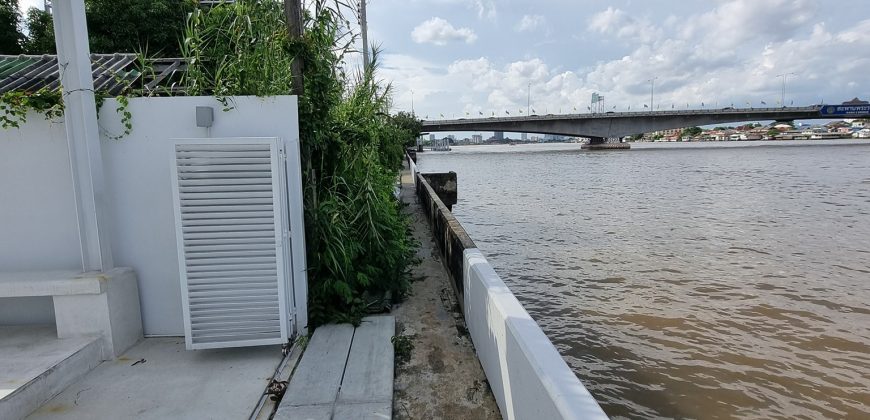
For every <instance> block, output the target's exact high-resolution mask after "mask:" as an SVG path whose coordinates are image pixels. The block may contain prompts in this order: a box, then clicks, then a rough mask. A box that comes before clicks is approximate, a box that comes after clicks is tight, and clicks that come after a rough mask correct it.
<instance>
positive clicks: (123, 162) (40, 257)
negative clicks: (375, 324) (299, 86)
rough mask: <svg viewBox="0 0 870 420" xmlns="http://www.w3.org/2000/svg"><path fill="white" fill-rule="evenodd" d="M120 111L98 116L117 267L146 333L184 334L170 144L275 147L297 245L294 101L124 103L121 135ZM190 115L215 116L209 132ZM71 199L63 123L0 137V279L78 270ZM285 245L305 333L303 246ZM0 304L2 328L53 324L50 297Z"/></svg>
mask: <svg viewBox="0 0 870 420" xmlns="http://www.w3.org/2000/svg"><path fill="white" fill-rule="evenodd" d="M118 106H119V105H118V103H117V102H116V101H115V100H107V101H106V103H105V104H104V105H103V107H102V108H101V110H100V114H99V115H100V117H99V124H100V130H101V136H102V139H101V144H102V149H103V150H102V152H103V166H104V172H105V177H106V190H107V194H108V195H109V197H108V200H107V201H108V202H109V220H110V226H109V230H110V234H111V237H110V238H111V245H112V251H113V254H114V260H115V265H116V266H118V267H132V268H133V269H134V270H135V272H136V274H137V277H138V279H139V295H140V299H141V306H142V321H143V327H144V332H145V334H146V335H151V336H160V335H170V336H179V335H183V334H184V327H183V317H182V310H181V288H180V281H179V274H178V257H177V253H176V242H175V222H174V219H173V208H172V195H171V182H170V164H171V145H172V143H171V139H173V138H219V137H278V138H279V139H281V141H283V142H284V145H285V149H286V150H287V151H288V159H287V169H288V170H287V174H288V179H287V185H288V189H289V197H290V203H289V210H290V225H291V226H290V229H291V237H293V238H304V234H302V232H303V214H302V211H303V210H302V202H301V197H302V182H301V173H300V170H299V168H300V162H299V158H300V157H299V135H298V133H299V120H298V116H297V103H296V97H294V96H278V97H270V98H257V97H227V98H226V103H225V104H224V103H221V102H219V101H218V100H216V99H215V98H213V97H174V98H131V99H130V100H129V106H128V108H127V110H128V111H129V112H130V113H131V115H132V121H131V123H132V130H131V132H130V133H129V134H126V135H122V134H123V133H124V128H123V124H122V122H121V119H122V118H121V113H119V112H118V111H117V108H118ZM197 106H210V107H212V108H213V109H214V124H213V126H212V127H210V128H204V127H197V126H196V116H195V115H196V107H197ZM226 108H231V109H229V110H226V111H225V110H224V109H226ZM118 135H122V137H121V138H120V139H112V138H113V137H115V136H118ZM73 200H74V198H73V193H72V182H71V180H70V165H69V152H68V150H67V142H66V135H65V132H64V126H63V123H62V122H58V121H53V122H52V121H46V120H45V119H44V118H43V117H41V116H40V115H37V114H31V115H29V116H28V119H27V122H26V123H24V124H22V125H21V128H19V129H2V130H0V271H28V270H49V269H78V268H80V266H81V265H80V264H81V263H80V258H81V257H80V254H79V243H78V237H77V228H76V216H75V205H74V202H73ZM294 232H299V233H300V235H294V234H293V233H294ZM13 239H14V240H13ZM291 246H292V251H293V258H292V263H293V268H292V271H293V278H294V295H295V300H296V305H295V306H296V309H297V320H298V322H297V326H298V327H299V329H304V328H305V327H306V326H307V316H306V313H307V306H306V305H305V303H306V302H305V296H306V295H307V277H306V274H305V248H304V243H303V240H302V239H296V240H293V241H292V244H291ZM6 301H7V299H2V300H0V324H4V323H9V324H12V323H15V324H18V323H25V322H26V321H34V320H37V321H41V322H51V319H52V316H53V315H52V314H51V313H50V310H51V301H50V298H49V299H48V300H46V299H35V300H34V299H28V298H15V299H14V302H12V300H9V301H10V302H6Z"/></svg>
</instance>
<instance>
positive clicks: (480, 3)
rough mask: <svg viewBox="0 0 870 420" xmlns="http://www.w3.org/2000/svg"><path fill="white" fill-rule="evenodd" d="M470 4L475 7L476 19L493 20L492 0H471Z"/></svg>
mask: <svg viewBox="0 0 870 420" xmlns="http://www.w3.org/2000/svg"><path fill="white" fill-rule="evenodd" d="M472 5H473V6H474V8H475V9H477V17H478V19H488V20H495V18H496V15H497V13H496V11H495V3H494V2H493V1H492V0H472Z"/></svg>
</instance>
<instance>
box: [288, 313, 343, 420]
mask: <svg viewBox="0 0 870 420" xmlns="http://www.w3.org/2000/svg"><path fill="white" fill-rule="evenodd" d="M352 340H353V326H352V325H350V324H339V325H323V326H321V327H318V328H317V330H316V331H315V332H314V336H313V337H311V341H310V342H309V343H308V347H306V349H305V353H304V354H303V355H302V361H301V362H299V366H297V367H296V372H294V373H293V376H292V377H291V378H290V384H289V385H288V386H287V392H286V393H284V398H283V399H282V400H281V405H280V406H279V407H278V412H281V411H282V409H284V410H286V409H287V408H288V407H295V406H303V405H323V404H332V403H334V402H335V398H336V396H337V395H338V388H339V386H340V385H341V378H342V375H343V374H344V365H345V363H346V362H347V354H348V351H350V345H351V341H352ZM291 418H292V417H291Z"/></svg>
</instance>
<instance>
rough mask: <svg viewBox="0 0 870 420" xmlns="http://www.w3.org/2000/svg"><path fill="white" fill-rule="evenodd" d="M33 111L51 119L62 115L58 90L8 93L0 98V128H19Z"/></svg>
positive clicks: (61, 104) (61, 103) (46, 89)
mask: <svg viewBox="0 0 870 420" xmlns="http://www.w3.org/2000/svg"><path fill="white" fill-rule="evenodd" d="M30 110H34V111H36V112H38V113H41V114H43V115H44V116H45V118H46V119H52V118H55V117H59V116H61V115H63V101H62V99H61V94H60V90H59V89H49V88H47V87H46V88H42V89H39V90H37V91H35V92H25V91H14V90H13V91H9V92H6V93H4V94H3V95H2V96H0V111H2V113H0V126H2V127H3V128H19V127H20V126H21V123H23V122H27V113H28V112H29V111H30Z"/></svg>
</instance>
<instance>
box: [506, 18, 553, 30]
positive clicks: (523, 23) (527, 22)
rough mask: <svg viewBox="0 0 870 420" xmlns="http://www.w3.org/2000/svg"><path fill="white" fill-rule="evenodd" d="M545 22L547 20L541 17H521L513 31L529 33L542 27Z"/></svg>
mask: <svg viewBox="0 0 870 420" xmlns="http://www.w3.org/2000/svg"><path fill="white" fill-rule="evenodd" d="M546 22H547V20H546V19H545V18H544V17H543V16H541V15H523V17H522V19H520V21H519V22H518V23H517V24H516V26H514V29H515V30H516V31H517V32H531V31H534V30H535V29H538V28H540V27H542V26H544V24H545V23H546Z"/></svg>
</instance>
